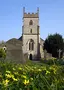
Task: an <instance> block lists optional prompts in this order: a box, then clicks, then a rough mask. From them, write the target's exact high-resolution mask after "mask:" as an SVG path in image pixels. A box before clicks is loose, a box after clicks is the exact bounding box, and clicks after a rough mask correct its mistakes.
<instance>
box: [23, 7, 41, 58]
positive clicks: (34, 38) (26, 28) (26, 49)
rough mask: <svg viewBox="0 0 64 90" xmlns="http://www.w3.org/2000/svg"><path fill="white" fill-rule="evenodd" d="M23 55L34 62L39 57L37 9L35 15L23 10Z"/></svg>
mask: <svg viewBox="0 0 64 90" xmlns="http://www.w3.org/2000/svg"><path fill="white" fill-rule="evenodd" d="M22 40H23V53H24V54H28V58H29V59H31V60H34V59H35V60H36V59H38V58H39V57H40V31H39V8H37V12H36V13H26V12H25V8H23V26H22Z"/></svg>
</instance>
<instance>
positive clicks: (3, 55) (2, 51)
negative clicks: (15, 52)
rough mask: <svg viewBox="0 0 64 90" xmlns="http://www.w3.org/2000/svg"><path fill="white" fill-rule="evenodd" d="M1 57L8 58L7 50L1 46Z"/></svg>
mask: <svg viewBox="0 0 64 90" xmlns="http://www.w3.org/2000/svg"><path fill="white" fill-rule="evenodd" d="M0 58H4V59H5V58H6V52H5V51H4V49H2V48H0Z"/></svg>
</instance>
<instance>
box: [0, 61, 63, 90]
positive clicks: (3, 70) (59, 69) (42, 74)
mask: <svg viewBox="0 0 64 90" xmlns="http://www.w3.org/2000/svg"><path fill="white" fill-rule="evenodd" d="M0 90H64V65H59V64H47V63H34V62H32V61H29V62H28V63H26V64H23V65H22V64H13V63H6V62H0Z"/></svg>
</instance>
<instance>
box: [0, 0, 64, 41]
mask: <svg viewBox="0 0 64 90" xmlns="http://www.w3.org/2000/svg"><path fill="white" fill-rule="evenodd" d="M23 7H25V9H26V12H34V13H36V12H37V7H39V9H40V11H39V16H40V17H39V20H40V21H39V24H40V35H41V38H43V39H44V40H45V39H46V37H47V36H48V34H54V33H56V32H57V33H59V34H61V35H62V36H63V38H64V0H0V41H1V40H4V41H7V40H9V39H11V38H19V37H20V36H21V35H22V25H23V24H22V17H23Z"/></svg>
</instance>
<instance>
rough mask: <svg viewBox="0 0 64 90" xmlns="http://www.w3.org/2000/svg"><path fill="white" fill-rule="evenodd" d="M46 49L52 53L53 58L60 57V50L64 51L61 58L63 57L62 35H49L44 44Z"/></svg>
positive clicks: (63, 44)
mask: <svg viewBox="0 0 64 90" xmlns="http://www.w3.org/2000/svg"><path fill="white" fill-rule="evenodd" d="M44 49H46V50H47V52H48V53H51V54H52V56H53V57H56V58H58V57H59V52H58V51H59V49H60V50H61V51H62V52H61V54H60V57H62V55H63V50H64V43H63V38H62V36H61V35H60V34H57V33H56V34H53V35H49V36H48V37H47V38H46V40H45V42H44Z"/></svg>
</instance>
